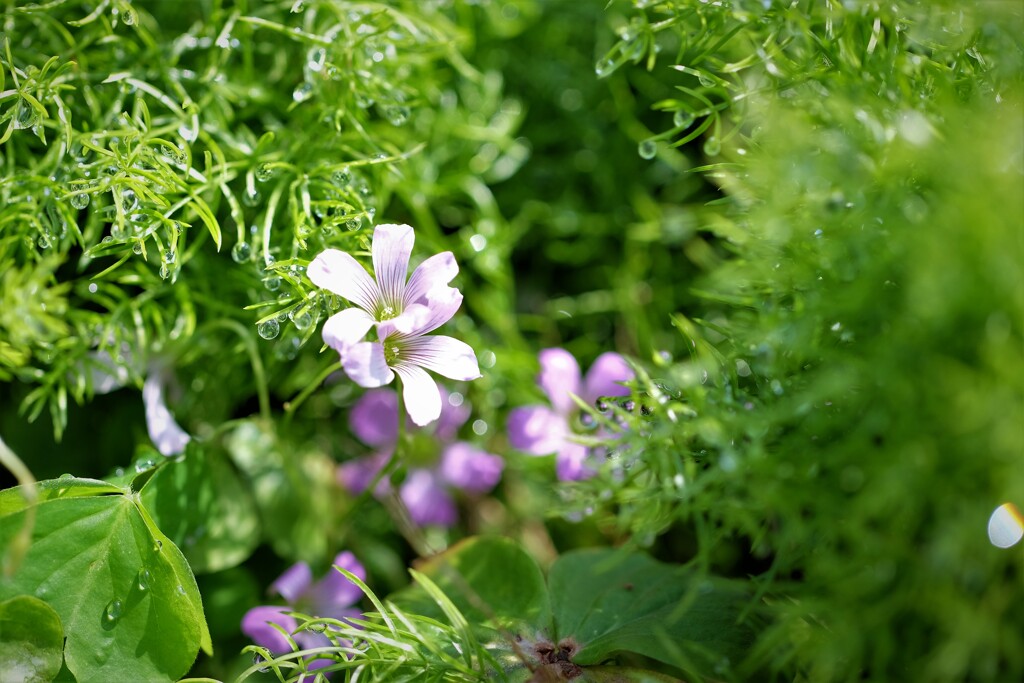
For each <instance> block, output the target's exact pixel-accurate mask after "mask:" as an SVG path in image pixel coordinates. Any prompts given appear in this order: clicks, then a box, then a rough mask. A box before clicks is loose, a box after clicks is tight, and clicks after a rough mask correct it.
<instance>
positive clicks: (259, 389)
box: [205, 320, 270, 420]
mask: <svg viewBox="0 0 1024 683" xmlns="http://www.w3.org/2000/svg"><path fill="white" fill-rule="evenodd" d="M217 327H223V328H224V329H226V330H231V331H232V332H234V333H235V334H237V335H238V336H239V338H240V339H241V340H242V345H243V346H244V347H245V350H246V352H247V353H248V354H249V362H250V363H251V364H252V374H253V376H254V380H255V383H256V396H257V398H258V399H259V403H260V417H262V418H263V419H264V420H269V419H270V391H269V390H268V389H267V374H266V372H265V371H264V369H263V360H262V359H261V358H260V354H259V351H258V350H257V349H256V340H255V339H253V338H252V335H251V334H250V333H249V331H248V330H247V329H246V328H245V327H243V326H242V324H241V323H239V322H237V321H235V320H215V321H213V322H210V323H207V324H206V325H205V328H206V329H215V328H217Z"/></svg>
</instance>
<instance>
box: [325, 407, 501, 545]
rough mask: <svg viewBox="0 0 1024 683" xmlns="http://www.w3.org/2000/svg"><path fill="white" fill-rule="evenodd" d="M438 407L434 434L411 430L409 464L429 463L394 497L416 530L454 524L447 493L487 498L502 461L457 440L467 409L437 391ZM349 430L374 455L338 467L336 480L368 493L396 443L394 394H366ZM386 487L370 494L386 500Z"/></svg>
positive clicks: (411, 473) (380, 486)
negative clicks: (403, 508)
mask: <svg viewBox="0 0 1024 683" xmlns="http://www.w3.org/2000/svg"><path fill="white" fill-rule="evenodd" d="M437 390H438V392H439V393H440V394H441V395H442V407H441V411H440V415H439V419H438V421H437V425H436V426H435V427H434V429H433V432H432V433H431V432H428V431H426V430H414V431H413V432H412V434H411V448H410V449H409V450H410V453H409V456H410V460H411V461H413V462H416V463H423V462H428V463H430V464H429V465H427V466H420V467H410V468H409V471H408V474H407V476H406V478H405V481H404V482H403V483H402V485H401V487H399V489H398V495H399V497H401V499H402V502H403V503H404V504H405V506H406V508H408V510H409V515H410V517H411V518H412V521H413V522H415V523H416V524H418V525H420V526H426V525H429V524H437V525H441V526H452V525H454V524H455V523H456V521H458V513H457V510H456V507H455V501H454V499H453V498H452V496H451V493H450V490H451V489H461V490H463V491H466V492H468V493H477V494H480V493H487V492H488V491H490V490H491V489H493V488H494V487H495V486H496V485H497V483H498V480H499V479H501V473H502V470H503V469H504V466H505V462H504V461H503V460H502V459H501V458H500V457H498V456H497V455H492V454H490V453H487V452H486V451H483V450H481V449H479V448H477V447H476V446H473V445H471V444H468V443H466V442H464V441H455V437H456V434H457V432H458V430H459V427H461V426H462V425H463V424H464V423H465V422H466V420H467V419H469V413H470V410H469V406H468V405H466V404H465V403H462V404H459V405H455V404H454V403H453V402H452V401H451V400H450V397H449V396H448V394H447V392H445V391H444V390H443V389H442V388H441V387H437ZM349 425H350V427H351V428H352V432H353V433H354V434H355V435H356V436H357V437H358V438H359V440H360V441H362V442H363V443H365V444H366V445H368V446H372V447H374V448H376V449H378V452H377V453H375V454H374V455H370V456H367V457H364V458H359V459H357V460H351V461H349V462H346V463H344V464H342V465H341V466H340V467H339V468H338V481H339V482H340V483H341V485H342V486H344V487H345V488H346V489H348V490H349V491H351V492H352V493H359V492H361V491H363V490H364V489H366V487H367V486H369V485H370V483H371V482H372V481H373V479H374V477H375V476H376V475H377V473H378V472H379V471H380V470H381V468H382V467H384V465H385V464H386V463H387V461H388V458H389V457H390V455H391V452H392V451H393V450H394V448H395V442H396V441H397V439H398V395H397V394H395V392H393V391H391V390H390V389H374V390H371V391H368V392H366V393H365V394H364V395H363V396H362V397H361V398H360V399H359V400H358V401H357V402H356V404H355V406H353V407H352V410H351V412H349ZM388 491H389V484H388V483H387V482H386V481H383V480H382V481H381V482H380V484H378V486H377V489H376V491H375V492H374V493H376V494H377V495H378V496H381V495H386V494H387V493H388Z"/></svg>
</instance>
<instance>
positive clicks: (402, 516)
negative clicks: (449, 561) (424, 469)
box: [384, 377, 436, 557]
mask: <svg viewBox="0 0 1024 683" xmlns="http://www.w3.org/2000/svg"><path fill="white" fill-rule="evenodd" d="M395 391H396V393H397V394H398V438H397V440H396V441H395V450H394V452H393V453H392V454H391V460H396V461H397V458H396V456H398V454H399V453H400V452H401V450H402V447H403V446H404V445H405V410H404V409H403V408H404V407H405V406H404V405H403V402H402V382H401V380H399V379H398V378H397V377H396V385H395ZM389 462H390V461H389ZM384 503H385V506H386V507H387V508H388V511H389V512H390V513H391V517H392V519H394V521H395V525H396V526H397V527H398V531H399V533H401V534H402V536H403V537H405V540H406V541H408V542H409V545H410V546H412V549H413V550H415V551H416V554H417V555H419V556H420V557H430V556H431V555H434V554H436V553H435V551H434V550H433V549H432V548H431V547H430V545H429V544H428V543H427V539H426V537H425V536H424V535H423V531H422V530H420V528H419V527H418V526H416V523H415V522H413V521H412V515H410V514H409V508H408V507H406V505H405V502H404V501H403V500H402V496H400V495H399V493H398V491H395V490H394V488H393V487H392V490H391V492H390V494H389V495H388V497H387V498H386V499H385V501H384Z"/></svg>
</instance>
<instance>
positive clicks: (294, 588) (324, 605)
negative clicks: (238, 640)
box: [242, 551, 366, 669]
mask: <svg viewBox="0 0 1024 683" xmlns="http://www.w3.org/2000/svg"><path fill="white" fill-rule="evenodd" d="M334 564H336V565H338V566H339V567H342V568H343V569H345V570H346V571H349V572H351V573H352V574H355V575H356V576H358V577H359V579H360V580H361V581H366V570H365V569H364V568H363V565H362V564H360V563H359V560H357V559H356V558H355V555H353V554H352V553H350V552H347V551H346V552H343V553H339V554H338V555H337V556H336V557H335V558H334ZM270 590H271V591H272V592H274V593H277V594H278V595H280V596H281V597H282V598H284V599H285V600H286V601H287V602H288V604H287V605H283V606H274V605H262V606H260V607H253V608H252V609H250V610H249V611H248V612H246V613H245V616H244V617H242V633H244V634H245V635H247V636H249V637H250V638H251V639H252V641H253V642H254V643H256V644H257V645H259V646H260V647H264V648H266V649H267V650H269V651H270V652H271V653H272V654H275V655H280V654H285V653H288V652H292V647H291V645H290V644H289V643H288V639H287V638H285V637H284V635H283V634H282V633H281V631H279V630H278V629H276V628H274V626H272V624H277V625H278V626H280V627H281V628H283V629H284V630H285V631H287V632H288V633H292V634H294V635H293V636H292V637H293V638H294V639H295V642H296V644H297V645H298V646H299V647H300V648H302V649H303V650H309V649H312V648H317V647H330V646H331V641H330V639H329V638H328V637H327V636H326V635H325V634H324V633H316V632H314V631H309V630H303V631H299V632H298V633H295V629H297V628H298V627H299V624H298V622H297V621H296V619H295V617H292V616H290V615H288V614H287V612H292V611H294V612H302V613H304V614H308V615H310V616H315V617H324V618H328V619H339V620H341V619H345V618H348V617H358V616H359V615H360V611H359V610H357V609H352V605H354V604H355V603H356V602H358V601H359V599H360V598H361V597H362V596H363V592H362V591H361V590H360V589H359V587H358V586H356V585H355V584H354V583H352V582H351V581H349V580H348V578H346V577H345V575H343V574H342V573H341V572H339V571H337V570H335V569H334V568H333V567H332V568H331V570H330V571H328V573H327V575H326V576H324V577H323V578H322V579H320V580H319V581H317V582H316V583H313V572H312V570H310V568H309V565H308V564H306V563H305V562H299V563H297V564H293V565H292V566H291V567H289V568H288V569H287V570H286V571H285V573H284V574H282V575H281V576H280V577H278V579H277V580H276V581H274V583H272V584H271V585H270ZM332 663H333V660H331V659H325V658H321V659H316V660H314V661H313V662H312V663H311V664H310V667H309V668H311V669H317V668H322V667H324V666H328V665H330V664H332Z"/></svg>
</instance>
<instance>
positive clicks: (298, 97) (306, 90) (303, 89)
mask: <svg viewBox="0 0 1024 683" xmlns="http://www.w3.org/2000/svg"><path fill="white" fill-rule="evenodd" d="M312 96H313V84H312V83H300V84H299V86H298V87H297V88H295V90H293V91H292V99H293V100H295V101H296V102H305V101H306V100H308V99H309V98H310V97H312Z"/></svg>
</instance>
